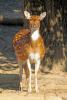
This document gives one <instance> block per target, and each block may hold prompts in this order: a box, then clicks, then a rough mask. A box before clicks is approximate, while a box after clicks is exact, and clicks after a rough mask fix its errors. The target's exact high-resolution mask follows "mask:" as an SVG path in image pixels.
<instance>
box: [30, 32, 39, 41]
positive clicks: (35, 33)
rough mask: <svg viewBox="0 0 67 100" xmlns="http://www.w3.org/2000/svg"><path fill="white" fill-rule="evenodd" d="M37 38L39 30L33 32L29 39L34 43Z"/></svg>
mask: <svg viewBox="0 0 67 100" xmlns="http://www.w3.org/2000/svg"><path fill="white" fill-rule="evenodd" d="M39 37H40V34H39V30H36V31H34V32H33V33H32V35H31V39H32V40H33V41H36V40H37V39H38V38H39Z"/></svg>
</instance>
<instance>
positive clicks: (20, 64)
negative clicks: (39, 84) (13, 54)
mask: <svg viewBox="0 0 67 100" xmlns="http://www.w3.org/2000/svg"><path fill="white" fill-rule="evenodd" d="M18 65H19V68H20V70H19V77H20V90H21V91H22V74H23V67H22V61H18Z"/></svg>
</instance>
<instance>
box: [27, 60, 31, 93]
mask: <svg viewBox="0 0 67 100" xmlns="http://www.w3.org/2000/svg"><path fill="white" fill-rule="evenodd" d="M27 65H28V69H29V79H28V92H31V64H30V61H29V59H28V60H27Z"/></svg>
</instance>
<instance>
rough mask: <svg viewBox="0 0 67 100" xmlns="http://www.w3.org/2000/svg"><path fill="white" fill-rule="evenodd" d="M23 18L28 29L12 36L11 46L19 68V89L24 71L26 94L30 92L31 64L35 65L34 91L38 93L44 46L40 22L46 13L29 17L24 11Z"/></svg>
mask: <svg viewBox="0 0 67 100" xmlns="http://www.w3.org/2000/svg"><path fill="white" fill-rule="evenodd" d="M24 15H25V17H26V18H27V19H28V20H29V26H30V28H29V29H21V30H20V31H19V32H17V34H16V35H15V36H14V39H13V46H14V49H15V53H16V57H17V61H18V65H19V67H20V88H21V90H22V73H23V69H24V70H25V74H26V80H27V83H28V92H31V74H32V72H31V64H33V63H34V64H35V90H36V92H38V83H37V73H38V70H39V66H40V62H41V60H42V59H43V57H44V55H45V45H44V42H43V39H42V37H41V35H40V33H39V28H40V21H41V20H42V19H43V18H44V17H45V16H46V12H43V13H42V14H40V16H37V15H31V14H30V13H29V12H28V11H24Z"/></svg>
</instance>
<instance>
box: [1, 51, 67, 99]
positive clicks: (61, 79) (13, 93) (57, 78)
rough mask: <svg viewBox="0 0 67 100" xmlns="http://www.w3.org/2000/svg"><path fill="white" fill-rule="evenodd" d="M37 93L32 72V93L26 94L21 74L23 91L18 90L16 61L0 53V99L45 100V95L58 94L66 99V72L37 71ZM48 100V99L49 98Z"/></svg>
mask: <svg viewBox="0 0 67 100" xmlns="http://www.w3.org/2000/svg"><path fill="white" fill-rule="evenodd" d="M38 85H39V93H38V94H36V93H35V89H34V73H33V74H32V93H31V94H28V93H27V89H26V85H25V75H24V74H23V92H20V91H19V68H18V66H17V63H16V62H14V61H13V59H12V61H9V60H8V59H7V58H6V57H5V56H4V55H3V54H2V53H0V100H6V99H7V100H21V99H23V100H35V99H38V100H47V99H45V97H46V96H47V97H49V96H59V97H60V98H62V100H67V73H65V72H58V73H55V72H53V71H51V72H49V73H42V72H41V71H39V73H38ZM49 100H50V99H49Z"/></svg>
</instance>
